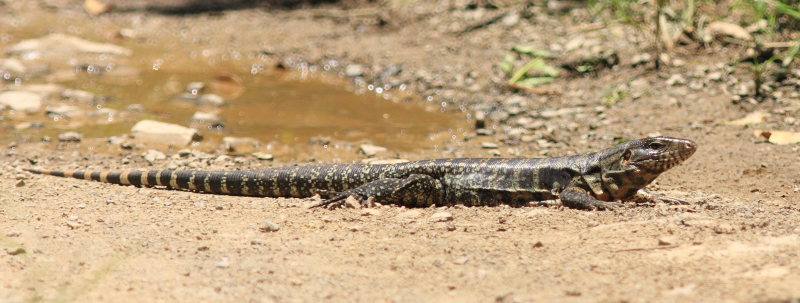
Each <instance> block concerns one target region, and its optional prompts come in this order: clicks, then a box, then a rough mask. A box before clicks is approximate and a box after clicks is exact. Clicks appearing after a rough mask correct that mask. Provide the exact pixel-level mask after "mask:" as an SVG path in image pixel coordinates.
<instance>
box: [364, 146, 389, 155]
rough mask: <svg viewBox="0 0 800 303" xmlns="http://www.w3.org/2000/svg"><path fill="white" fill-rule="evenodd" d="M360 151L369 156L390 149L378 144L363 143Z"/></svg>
mask: <svg viewBox="0 0 800 303" xmlns="http://www.w3.org/2000/svg"><path fill="white" fill-rule="evenodd" d="M359 151H360V152H361V153H362V154H364V155H367V157H373V156H375V155H377V154H378V153H383V152H386V151H388V149H387V148H386V147H383V146H377V145H372V144H362V145H361V146H360V147H359Z"/></svg>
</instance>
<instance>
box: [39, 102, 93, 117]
mask: <svg viewBox="0 0 800 303" xmlns="http://www.w3.org/2000/svg"><path fill="white" fill-rule="evenodd" d="M84 114H85V113H84V112H83V110H81V109H80V108H78V107H76V106H72V105H66V104H58V105H49V106H47V116H49V117H51V118H52V117H53V116H64V117H67V118H74V117H79V116H83V115H84Z"/></svg>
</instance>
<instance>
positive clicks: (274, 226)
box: [261, 221, 281, 232]
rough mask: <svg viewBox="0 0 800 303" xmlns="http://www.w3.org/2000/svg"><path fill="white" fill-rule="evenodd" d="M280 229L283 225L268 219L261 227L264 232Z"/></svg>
mask: <svg viewBox="0 0 800 303" xmlns="http://www.w3.org/2000/svg"><path fill="white" fill-rule="evenodd" d="M279 230H281V226H280V225H278V224H275V222H272V221H267V223H266V224H265V225H264V227H262V228H261V231H262V232H276V231H279Z"/></svg>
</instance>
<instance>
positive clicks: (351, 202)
mask: <svg viewBox="0 0 800 303" xmlns="http://www.w3.org/2000/svg"><path fill="white" fill-rule="evenodd" d="M344 207H346V208H356V209H358V208H361V207H362V205H361V202H360V201H358V199H356V198H355V197H353V196H349V197H347V199H345V200H344Z"/></svg>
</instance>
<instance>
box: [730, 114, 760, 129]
mask: <svg viewBox="0 0 800 303" xmlns="http://www.w3.org/2000/svg"><path fill="white" fill-rule="evenodd" d="M768 117H769V114H768V113H764V112H752V113H749V114H747V116H744V118H739V119H736V120H731V121H728V122H725V125H736V126H745V125H750V124H759V123H764V121H766V120H767V118H768Z"/></svg>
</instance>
